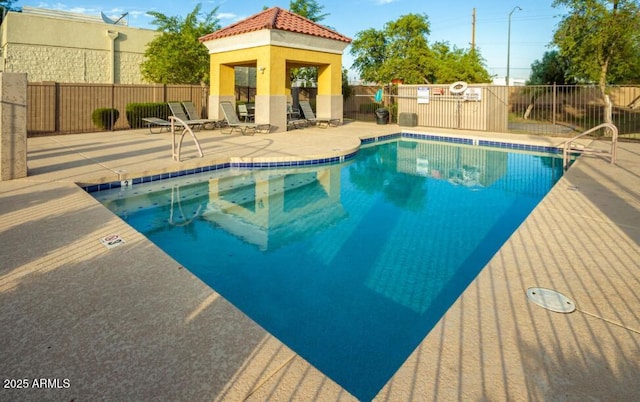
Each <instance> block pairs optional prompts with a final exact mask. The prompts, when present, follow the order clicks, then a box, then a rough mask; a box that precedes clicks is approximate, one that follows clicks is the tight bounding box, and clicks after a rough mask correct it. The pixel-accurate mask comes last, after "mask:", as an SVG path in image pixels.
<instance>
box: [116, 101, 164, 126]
mask: <svg viewBox="0 0 640 402" xmlns="http://www.w3.org/2000/svg"><path fill="white" fill-rule="evenodd" d="M125 113H126V115H127V122H128V123H129V127H131V128H143V127H145V124H144V122H143V121H142V119H144V118H145V117H158V118H160V119H165V120H167V119H168V118H169V116H170V115H171V111H170V110H169V105H168V104H167V103H164V102H146V103H128V104H127V107H126V110H125Z"/></svg>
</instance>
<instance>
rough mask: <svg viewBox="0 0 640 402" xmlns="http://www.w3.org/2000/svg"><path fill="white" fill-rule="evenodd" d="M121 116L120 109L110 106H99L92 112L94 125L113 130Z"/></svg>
mask: <svg viewBox="0 0 640 402" xmlns="http://www.w3.org/2000/svg"><path fill="white" fill-rule="evenodd" d="M118 117H120V112H119V111H118V109H112V108H108V107H102V108H98V109H96V110H94V111H93V113H91V121H92V122H93V125H94V126H96V127H97V128H99V129H101V130H111V129H112V128H113V126H115V125H116V121H117V120H118Z"/></svg>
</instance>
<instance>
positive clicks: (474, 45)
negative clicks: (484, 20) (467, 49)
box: [471, 7, 476, 52]
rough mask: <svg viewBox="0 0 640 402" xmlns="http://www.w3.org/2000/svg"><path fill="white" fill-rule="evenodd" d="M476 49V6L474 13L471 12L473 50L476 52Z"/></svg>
mask: <svg viewBox="0 0 640 402" xmlns="http://www.w3.org/2000/svg"><path fill="white" fill-rule="evenodd" d="M475 50H476V8H475V7H474V8H473V13H472V14H471V51H472V52H474V51H475Z"/></svg>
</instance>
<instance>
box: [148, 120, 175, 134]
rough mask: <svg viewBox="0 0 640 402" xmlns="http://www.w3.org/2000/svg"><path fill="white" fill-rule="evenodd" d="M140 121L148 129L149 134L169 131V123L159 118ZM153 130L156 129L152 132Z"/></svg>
mask: <svg viewBox="0 0 640 402" xmlns="http://www.w3.org/2000/svg"><path fill="white" fill-rule="evenodd" d="M142 121H144V124H145V126H147V127H148V128H149V132H150V133H151V134H157V133H161V132H162V131H163V130H166V131H171V122H170V121H168V120H165V119H161V118H159V117H143V118H142ZM154 128H157V129H158V131H153V129H154Z"/></svg>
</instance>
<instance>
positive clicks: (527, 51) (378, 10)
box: [14, 0, 564, 82]
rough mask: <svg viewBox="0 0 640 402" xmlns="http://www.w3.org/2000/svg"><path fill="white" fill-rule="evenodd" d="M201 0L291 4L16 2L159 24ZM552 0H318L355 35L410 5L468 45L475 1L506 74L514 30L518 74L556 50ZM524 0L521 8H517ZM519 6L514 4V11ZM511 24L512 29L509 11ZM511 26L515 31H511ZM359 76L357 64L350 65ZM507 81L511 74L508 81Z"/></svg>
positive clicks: (481, 31)
mask: <svg viewBox="0 0 640 402" xmlns="http://www.w3.org/2000/svg"><path fill="white" fill-rule="evenodd" d="M198 3H201V4H202V10H203V11H204V12H209V11H211V10H212V9H214V8H215V7H218V13H217V16H218V19H219V20H220V25H221V26H222V27H225V26H227V25H230V24H232V23H234V22H237V21H239V20H241V19H244V18H246V17H248V16H251V15H253V14H256V13H259V12H260V11H262V8H263V6H268V7H273V6H278V7H281V8H283V9H288V8H289V4H290V1H289V0H211V1H206V0H202V1H197V0H184V1H163V0H158V1H154V2H149V1H146V0H127V1H123V0H62V1H52V2H47V1H41V0H17V1H16V3H14V7H23V6H30V7H38V8H47V9H54V10H62V11H69V12H77V13H82V14H89V15H93V16H99V15H100V12H104V13H105V14H106V15H108V16H110V17H112V18H114V19H117V18H119V17H120V16H121V15H122V14H123V13H128V15H127V16H126V17H125V18H126V19H127V21H128V23H129V26H132V27H137V28H149V29H154V28H155V27H153V26H152V25H150V22H151V20H152V17H150V16H149V15H147V14H146V13H147V11H157V12H160V13H162V14H164V15H166V16H185V15H186V14H188V13H189V12H191V11H193V9H194V8H195V6H196V5H197V4H198ZM552 3H553V0H457V1H446V0H444V1H443V0H438V1H429V0H318V4H320V5H322V6H324V9H323V13H326V14H328V15H327V16H326V17H325V19H324V20H322V21H320V23H321V24H323V25H327V26H330V27H332V28H334V29H335V30H336V31H338V32H339V33H341V34H343V35H345V36H348V37H350V38H355V37H356V35H357V34H358V32H361V31H364V30H366V29H369V28H374V29H377V30H382V29H383V28H384V25H385V23H387V22H390V21H395V20H397V19H398V18H399V17H400V16H402V15H406V14H409V13H417V14H426V15H427V16H428V18H429V22H430V24H431V34H430V35H429V37H428V40H429V42H430V43H433V42H436V41H444V42H448V43H449V45H450V46H451V47H453V46H456V47H458V48H464V49H469V48H470V47H471V42H472V31H473V29H472V25H473V24H472V21H473V17H472V15H473V10H474V8H475V15H476V23H475V44H476V48H477V49H478V50H479V51H480V54H481V55H482V57H483V58H484V60H485V66H486V68H487V70H488V71H489V74H491V75H492V76H495V77H498V78H500V77H501V78H502V79H503V80H504V77H505V75H506V70H507V49H508V40H507V39H508V37H509V36H510V38H511V41H510V42H511V46H510V57H509V61H510V62H509V67H510V68H509V72H510V77H511V78H512V79H516V80H526V79H528V78H529V74H530V72H531V69H530V67H531V64H532V63H533V62H534V61H535V60H541V59H542V55H543V54H544V52H545V51H548V50H550V48H549V43H550V42H551V39H552V36H553V32H554V31H555V29H556V26H557V24H558V22H559V21H560V17H561V15H562V14H563V13H564V10H563V9H559V8H554V7H552V6H551V4H552ZM516 7H519V8H520V9H518V8H516ZM512 11H513V12H512ZM510 13H511V29H510V30H509V14H510ZM509 33H510V35H509ZM349 49H350V48H347V49H346V50H345V53H344V56H343V65H344V66H345V67H347V68H350V67H351V64H352V63H353V57H352V56H351V55H350V54H349ZM349 77H350V79H351V80H357V79H358V78H359V77H358V74H357V72H353V71H351V72H350V73H349ZM503 82H504V81H503Z"/></svg>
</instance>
